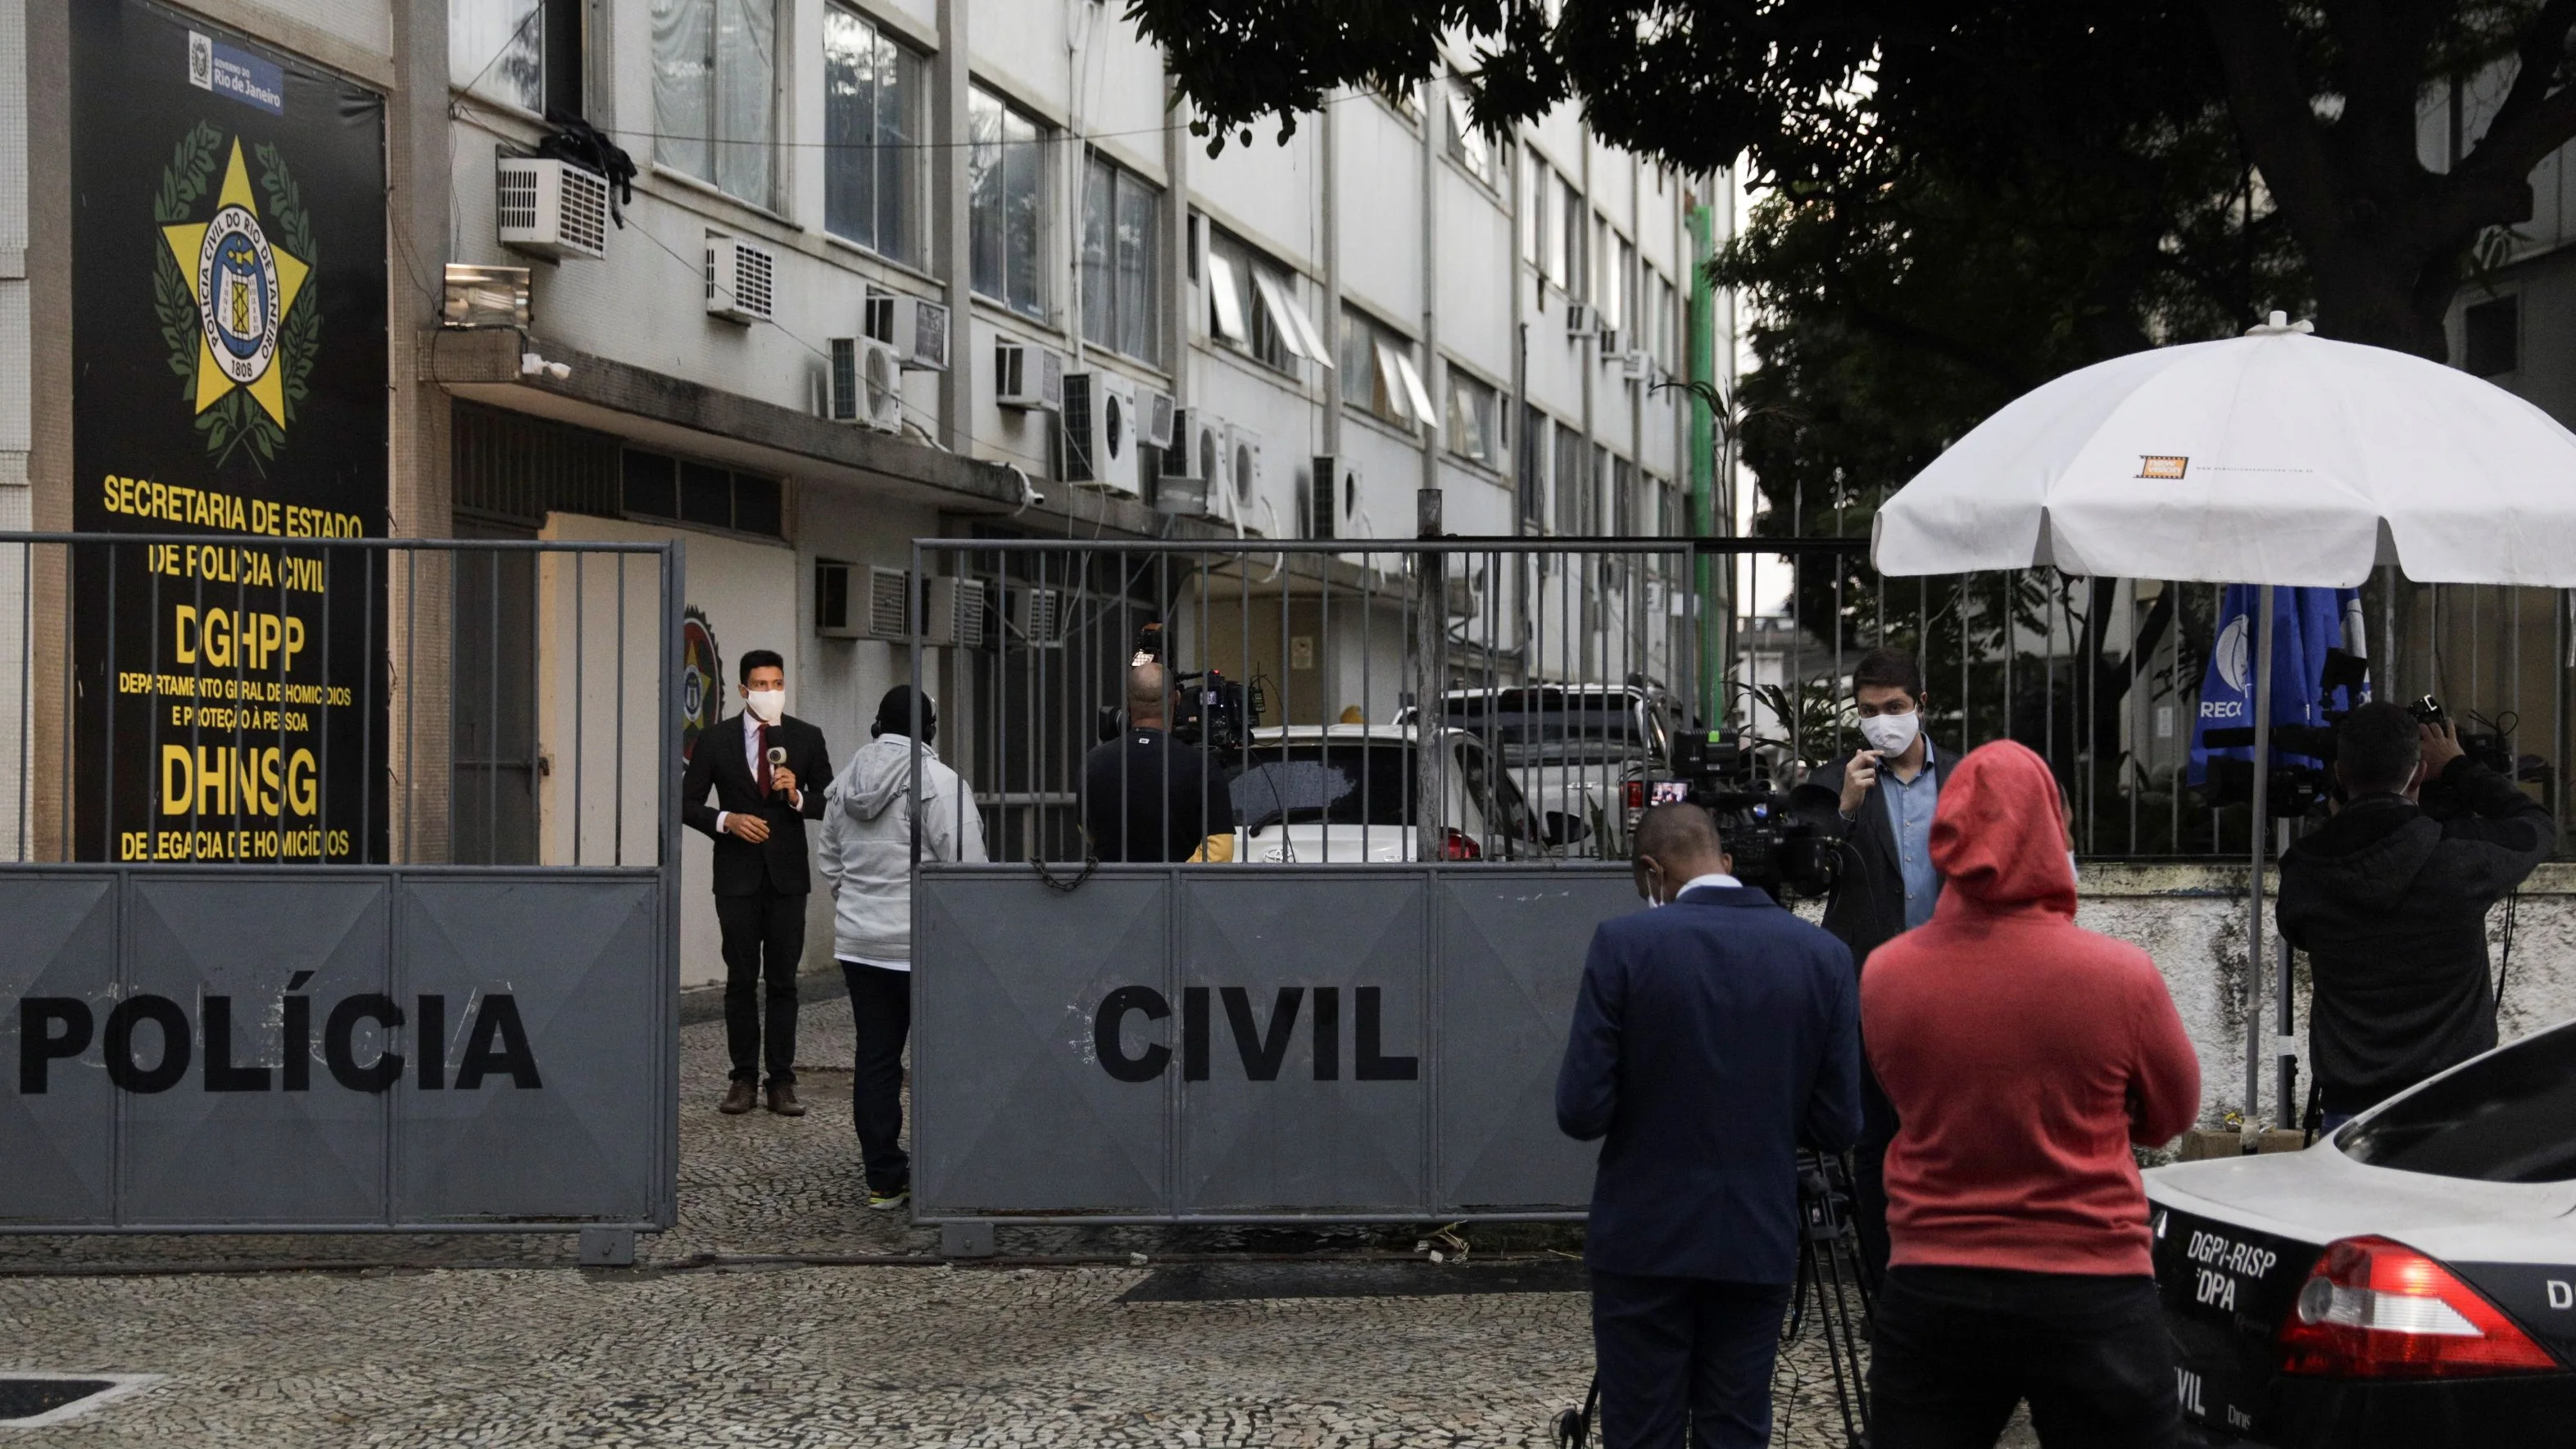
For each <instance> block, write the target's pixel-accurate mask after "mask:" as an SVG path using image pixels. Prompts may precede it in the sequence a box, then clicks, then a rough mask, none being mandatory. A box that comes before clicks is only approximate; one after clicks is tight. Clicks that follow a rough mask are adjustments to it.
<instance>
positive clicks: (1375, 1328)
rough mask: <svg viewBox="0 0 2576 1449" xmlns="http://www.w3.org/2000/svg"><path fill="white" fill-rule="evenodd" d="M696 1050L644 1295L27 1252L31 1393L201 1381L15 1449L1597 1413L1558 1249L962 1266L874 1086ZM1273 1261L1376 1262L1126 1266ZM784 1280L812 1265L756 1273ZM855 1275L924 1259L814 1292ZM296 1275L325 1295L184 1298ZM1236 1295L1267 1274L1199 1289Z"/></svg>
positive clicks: (1543, 1437) (1127, 1246)
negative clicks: (83, 1381)
mask: <svg viewBox="0 0 2576 1449" xmlns="http://www.w3.org/2000/svg"><path fill="white" fill-rule="evenodd" d="M683 1042H684V1046H683V1051H684V1068H683V1070H684V1078H685V1091H686V1093H687V1102H686V1110H685V1111H684V1113H683V1116H682V1123H683V1128H682V1141H683V1168H682V1183H681V1222H680V1225H679V1227H678V1228H677V1230H675V1231H674V1232H672V1233H669V1234H665V1235H663V1236H662V1237H660V1238H658V1239H648V1240H646V1243H645V1247H644V1257H645V1265H644V1266H642V1267H640V1268H638V1269H634V1270H623V1271H621V1270H597V1271H577V1270H571V1269H568V1268H567V1267H565V1266H563V1265H565V1264H568V1263H569V1261H570V1259H571V1256H572V1242H571V1239H570V1238H568V1237H563V1236H554V1235H533V1234H531V1235H525V1236H519V1235H512V1236H508V1237H502V1238H473V1239H419V1240H411V1239H404V1240H387V1239H380V1238H379V1239H360V1238H306V1237H297V1238H274V1237H248V1236H245V1237H225V1238H138V1239H124V1240H108V1239H83V1238H30V1239H15V1240H8V1239H0V1273H10V1274H12V1275H11V1276H0V1345H5V1346H0V1369H6V1368H11V1367H15V1368H26V1369H47V1370H79V1371H91V1372H122V1373H149V1374H165V1375H168V1376H169V1377H168V1378H167V1380H166V1381H165V1382H163V1383H161V1384H159V1385H158V1386H156V1387H154V1388H153V1389H151V1390H149V1391H147V1392H145V1393H143V1394H140V1395H138V1396H135V1397H133V1398H130V1399H127V1400H124V1401H122V1402H118V1403H114V1404H110V1405H107V1406H105V1407H103V1408H101V1409H99V1410H97V1411H96V1412H95V1413H93V1414H90V1415H88V1416H85V1417H83V1418H80V1419H77V1420H74V1421H73V1422H70V1423H67V1424H63V1425H59V1426H55V1427H52V1428H47V1429H41V1430H25V1431H7V1430H0V1449H11V1446H17V1445H27V1446H36V1445H45V1446H52V1445H65V1446H72V1445H82V1446H87V1445H120V1446H121V1445H161V1444H172V1445H177V1444H187V1445H205V1446H231V1445H245V1446H247V1445H257V1446H262V1449H267V1446H308V1445H309V1446H329V1449H339V1446H371V1445H416V1444H509V1445H521V1444H537V1445H552V1444H561V1445H597V1446H610V1445H617V1446H624V1445H690V1446H698V1445H761V1446H772V1445H775V1446H802V1445H826V1444H829V1445H843V1444H870V1445H873V1444H901V1445H940V1446H946V1445H995V1446H1043V1445H1055V1444H1065V1445H1076V1444H1082V1445H1088V1444H1157V1445H1184V1446H1201V1445H1204V1446H1217V1445H1283V1446H1284V1445H1316V1446H1380V1445H1478V1446H1486V1445H1493V1446H1503V1445H1531V1446H1542V1445H1545V1444H1547V1443H1548V1442H1549V1440H1548V1424H1549V1421H1550V1420H1551V1419H1552V1418H1553V1416H1554V1415H1555V1414H1556V1412H1557V1411H1558V1410H1560V1409H1562V1408H1565V1407H1568V1406H1570V1405H1572V1404H1574V1403H1576V1402H1577V1401H1578V1400H1579V1398H1580V1396H1581V1394H1582V1391H1583V1388H1584V1384H1585V1382H1586V1378H1587V1375H1588V1373H1589V1371H1590V1362H1591V1360H1590V1345H1589V1333H1588V1331H1587V1321H1586V1308H1585V1301H1584V1298H1583V1296H1582V1294H1581V1293H1580V1292H1579V1291H1566V1290H1567V1289H1569V1288H1572V1287H1574V1286H1575V1285H1576V1283H1577V1281H1578V1280H1577V1279H1576V1278H1575V1277H1574V1275H1573V1274H1572V1273H1571V1271H1570V1269H1569V1268H1568V1265H1566V1264H1565V1262H1564V1260H1563V1259H1562V1258H1561V1257H1556V1258H1550V1257H1548V1256H1547V1255H1545V1254H1544V1253H1540V1254H1537V1255H1535V1256H1528V1257H1523V1258H1520V1259H1516V1260H1513V1261H1509V1262H1488V1261H1487V1259H1488V1257H1489V1256H1490V1252H1489V1250H1490V1249H1491V1248H1493V1247H1497V1246H1501V1247H1516V1248H1519V1249H1522V1250H1525V1251H1526V1250H1531V1249H1536V1248H1540V1247H1541V1246H1542V1245H1543V1244H1542V1242H1541V1240H1540V1239H1538V1238H1536V1237H1533V1236H1532V1235H1529V1234H1527V1233H1524V1234H1523V1235H1522V1236H1521V1237H1520V1238H1519V1239H1513V1238H1511V1237H1508V1236H1505V1235H1499V1234H1495V1235H1488V1241H1487V1242H1486V1243H1485V1244H1483V1245H1480V1248H1479V1252H1478V1253H1477V1254H1475V1255H1473V1256H1472V1257H1471V1260H1470V1262H1469V1263H1468V1264H1467V1265H1465V1266H1463V1267H1459V1266H1450V1267H1445V1268H1435V1267H1432V1266H1430V1265H1428V1264H1407V1263H1401V1262H1387V1261H1385V1260H1384V1258H1383V1257H1380V1258H1378V1260H1377V1261H1370V1262H1353V1261H1349V1259H1350V1258H1351V1257H1352V1256H1354V1255H1357V1254H1371V1255H1389V1256H1394V1257H1399V1258H1400V1257H1402V1256H1406V1250H1407V1249H1409V1248H1410V1247H1411V1242H1410V1237H1411V1235H1410V1234H1409V1233H1397V1234H1394V1235H1392V1236H1390V1235H1389V1234H1388V1233H1385V1232H1379V1233H1375V1234H1363V1233H1357V1232H1352V1233H1342V1234H1332V1235H1317V1234H1280V1233H1270V1234H1248V1233H1244V1232H1242V1231H1239V1230H1237V1231H1226V1230H1199V1231H1197V1232H1194V1233H1169V1232H1167V1233H1152V1232H1146V1231H1144V1230H1132V1229H1131V1230H1121V1231H1118V1232H1095V1233H1087V1234H1085V1233H1070V1232H1065V1231H1062V1230H1050V1231H1037V1230H1030V1231H1024V1232H1014V1233H1006V1234H1005V1235H1004V1236H1003V1241H1002V1248H1003V1251H1004V1253H1005V1254H1021V1255H1042V1254H1043V1255H1077V1256H1090V1257H1095V1258H1096V1257H1101V1256H1108V1257H1111V1258H1113V1259H1115V1260H1116V1265H1114V1266H1112V1265H1100V1266H1090V1265H1081V1266H1048V1267H1013V1266H1007V1265H1005V1266H991V1267H985V1266H960V1267H949V1266H944V1265H940V1264H938V1263H937V1262H936V1261H935V1259H934V1258H933V1257H932V1255H933V1254H934V1253H935V1250H936V1246H937V1245H936V1239H935V1235H934V1234H932V1233H929V1232H926V1231H922V1230H917V1229H914V1228H912V1227H911V1226H910V1225H909V1224H908V1223H906V1222H905V1221H903V1219H902V1216H901V1215H900V1214H884V1213H870V1212H868V1211H867V1210H866V1207H865V1202H864V1197H863V1195H862V1193H861V1191H860V1184H859V1179H858V1173H857V1170H856V1149H855V1144H854V1143H853V1141H852V1139H851V1136H850V1129H849V1101H848V1088H847V1083H848V1080H849V1079H848V1076H847V1074H846V1072H832V1071H829V1070H821V1069H817V1070H813V1071H810V1072H809V1073H808V1074H807V1075H806V1078H805V1083H806V1091H805V1096H806V1098H807V1100H808V1101H809V1103H810V1104H811V1105H812V1107H813V1109H814V1110H813V1112H812V1114H811V1115H809V1116H807V1117H805V1118H802V1119H799V1120H788V1119H782V1118H777V1117H772V1116H770V1115H768V1114H767V1113H754V1114H752V1115H750V1116H747V1117H741V1118H727V1117H722V1116H719V1115H718V1114H716V1113H715V1112H714V1111H713V1110H712V1106H713V1103H714V1101H715V1098H716V1096H717V1094H718V1092H719V1091H720V1088H721V1081H722V1076H723V1062H722V1045H721V1028H720V1027H718V1026H717V1025H716V1024H714V1023H703V1024H699V1025H695V1026H691V1027H689V1028H688V1029H687V1030H686V1031H685V1032H684V1033H683ZM804 1042H805V1047H806V1050H805V1051H804V1052H803V1053H802V1054H803V1055H805V1056H807V1057H809V1058H810V1059H814V1060H817V1061H820V1062H823V1063H827V1064H828V1063H833V1062H837V1061H841V1060H845V1059H846V1053H847V1051H848V1043H849V1017H848V1011H847V1007H846V1005H845V1004H840V1003H832V1002H816V1003H814V1004H813V1005H812V1006H810V1007H809V1008H808V1010H807V1013H806V1019H805V1030H804ZM1246 1249H1251V1250H1268V1251H1272V1252H1295V1253H1313V1252H1316V1251H1318V1250H1323V1251H1327V1252H1335V1253H1336V1254H1337V1255H1338V1256H1340V1257H1342V1258H1343V1259H1344V1261H1341V1262H1338V1263H1332V1264H1324V1265H1315V1264H1281V1265H1275V1266H1272V1265H1251V1266H1246V1267H1241V1268H1236V1267H1226V1268H1222V1269H1199V1268H1193V1267H1184V1268H1171V1269H1167V1268H1164V1267H1162V1266H1161V1265H1160V1264H1159V1263H1154V1262H1149V1263H1148V1265H1147V1266H1143V1267H1138V1266H1129V1265H1127V1263H1126V1262H1125V1259H1126V1255H1127V1254H1128V1253H1130V1252H1144V1253H1147V1254H1149V1255H1150V1256H1151V1257H1152V1258H1153V1259H1164V1258H1167V1257H1170V1256H1172V1255H1175V1254H1178V1255H1182V1256H1188V1255H1193V1254H1204V1253H1228V1252H1231V1253H1234V1254H1238V1255H1239V1254H1241V1253H1242V1252H1243V1250H1246ZM710 1255H713V1256H717V1257H720V1258H725V1259H730V1260H733V1262H732V1265H731V1266H715V1267H709V1266H703V1265H704V1264H706V1263H707V1261H708V1258H709V1256H710ZM759 1255H795V1256H799V1257H802V1258H804V1259H806V1260H807V1261H806V1263H804V1264H793V1263H745V1262H741V1261H739V1260H740V1259H743V1258H746V1257H757V1256H759ZM833 1256H839V1257H876V1256H891V1257H899V1258H904V1259H910V1260H912V1261H911V1262H910V1263H909V1264H906V1265H902V1266H865V1267H848V1266H842V1267H832V1266H814V1265H812V1264H811V1260H812V1259H814V1258H816V1257H833ZM279 1262H293V1263H300V1264H304V1265H308V1268H310V1269H317V1270H308V1271H291V1272H230V1273H221V1272H218V1273H208V1272H172V1271H169V1270H171V1269H174V1268H183V1267H199V1266H207V1265H218V1266H219V1265H230V1266H232V1267H235V1268H249V1267H252V1266H253V1265H257V1264H267V1263H279ZM367 1264H373V1265H376V1266H372V1267H362V1266H360V1265H367ZM328 1265H339V1266H338V1270H337V1271H318V1269H321V1268H324V1267H326V1266H328ZM102 1268H105V1269H110V1270H112V1271H110V1272H109V1273H107V1274H106V1275H103V1276H102V1275H99V1274H98V1272H97V1270H99V1269H102ZM31 1270H32V1271H31ZM1208 1273H1217V1274H1219V1275H1220V1276H1223V1275H1231V1276H1230V1277H1226V1279H1225V1281H1224V1282H1219V1283H1217V1284H1216V1286H1215V1287H1214V1288H1209V1287H1208V1285H1207V1284H1206V1283H1205V1282H1202V1281H1201V1280H1200V1278H1199V1277H1193V1276H1192V1275H1193V1274H1199V1275H1202V1276H1204V1275H1205V1274H1208ZM1265 1275H1268V1276H1266V1277H1265ZM1272 1279H1277V1280H1278V1281H1279V1282H1284V1283H1287V1284H1288V1285H1290V1286H1289V1290H1288V1291H1289V1293H1291V1294H1293V1295H1294V1296H1283V1295H1282V1293H1281V1292H1277V1291H1273V1289H1272V1288H1264V1287H1263V1286H1262V1284H1263V1283H1265V1282H1269V1281H1271V1280H1272ZM1345 1280H1348V1281H1345ZM1227 1283H1232V1284H1233V1285H1234V1286H1232V1287H1227V1286H1226V1284H1227ZM1175 1284H1178V1285H1179V1290H1180V1291H1170V1290H1173V1288H1174V1285H1175ZM1246 1284H1249V1285H1250V1286H1249V1287H1246V1286H1245V1285H1246ZM1301 1284H1302V1285H1303V1286H1302V1287H1299V1286H1297V1285H1301ZM1318 1284H1321V1285H1322V1287H1321V1289H1320V1290H1318V1288H1317V1285H1318ZM1193 1285H1195V1286H1193ZM1274 1287H1275V1285H1274ZM1486 1288H1490V1289H1493V1290H1496V1291H1467V1290H1471V1289H1486ZM1506 1288H1508V1289H1511V1290H1512V1291H1500V1290H1502V1289H1506ZM1317 1291H1321V1292H1324V1293H1326V1294H1328V1295H1329V1296H1313V1294H1314V1293H1315V1292H1317ZM1130 1295H1133V1298H1134V1301H1122V1300H1124V1299H1127V1298H1129V1296H1130ZM1778 1388H1779V1396H1780V1404H1781V1414H1782V1429H1783V1433H1782V1435H1781V1437H1780V1439H1779V1440H1778V1441H1777V1442H1781V1443H1786V1444H1791V1445H1798V1446H1810V1445H1812V1446H1819V1449H1821V1446H1828V1445H1836V1446H1838V1445H1840V1444H1841V1443H1842V1442H1843V1438H1842V1431H1841V1425H1840V1422H1839V1418H1838V1416H1837V1414H1836V1413H1835V1410H1834V1408H1833V1402H1834V1400H1833V1390H1832V1382H1831V1379H1830V1377H1829V1376H1828V1374H1827V1371H1826V1365H1825V1361H1824V1358H1823V1355H1822V1354H1821V1352H1820V1351H1819V1350H1818V1349H1817V1348H1816V1346H1815V1345H1814V1344H1813V1343H1802V1344H1797V1345H1793V1346H1792V1347H1791V1349H1790V1351H1789V1352H1788V1353H1787V1354H1785V1355H1784V1358H1783V1361H1782V1368H1781V1374H1780V1378H1779V1384H1778Z"/></svg>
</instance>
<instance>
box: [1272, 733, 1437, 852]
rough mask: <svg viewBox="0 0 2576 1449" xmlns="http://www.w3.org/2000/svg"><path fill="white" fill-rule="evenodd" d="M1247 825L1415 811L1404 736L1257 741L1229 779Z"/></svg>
mask: <svg viewBox="0 0 2576 1449" xmlns="http://www.w3.org/2000/svg"><path fill="white" fill-rule="evenodd" d="M1226 788H1227V791H1228V793H1229V794H1231V795H1232V796H1233V797H1234V818H1235V820H1236V822H1237V823H1238V824H1240V825H1242V826H1243V827H1244V828H1245V829H1246V830H1259V829H1262V828H1263V827H1265V826H1270V825H1276V824H1278V823H1279V822H1280V821H1282V820H1286V821H1288V822H1289V823H1291V824H1312V823H1314V822H1316V821H1322V822H1324V823H1326V824H1329V825H1402V824H1404V823H1405V822H1407V821H1409V820H1411V819H1412V818H1413V809H1412V799H1413V751H1412V750H1411V749H1410V748H1409V747H1407V746H1405V745H1402V744H1397V743H1395V742H1393V741H1389V742H1387V743H1385V744H1365V745H1363V744H1356V743H1354V744H1347V745H1346V744H1331V745H1325V744H1304V745H1290V746H1288V747H1287V748H1286V749H1284V750H1283V749H1281V748H1279V747H1278V746H1275V745H1274V746H1272V747H1270V748H1268V749H1263V748H1260V747H1258V746H1255V747H1254V749H1253V751H1252V760H1251V763H1250V764H1249V765H1247V766H1246V767H1245V768H1244V770H1243V773H1241V774H1239V775H1237V776H1235V777H1234V779H1233V780H1232V781H1230V782H1229V783H1228V785H1227V787H1226Z"/></svg>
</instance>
